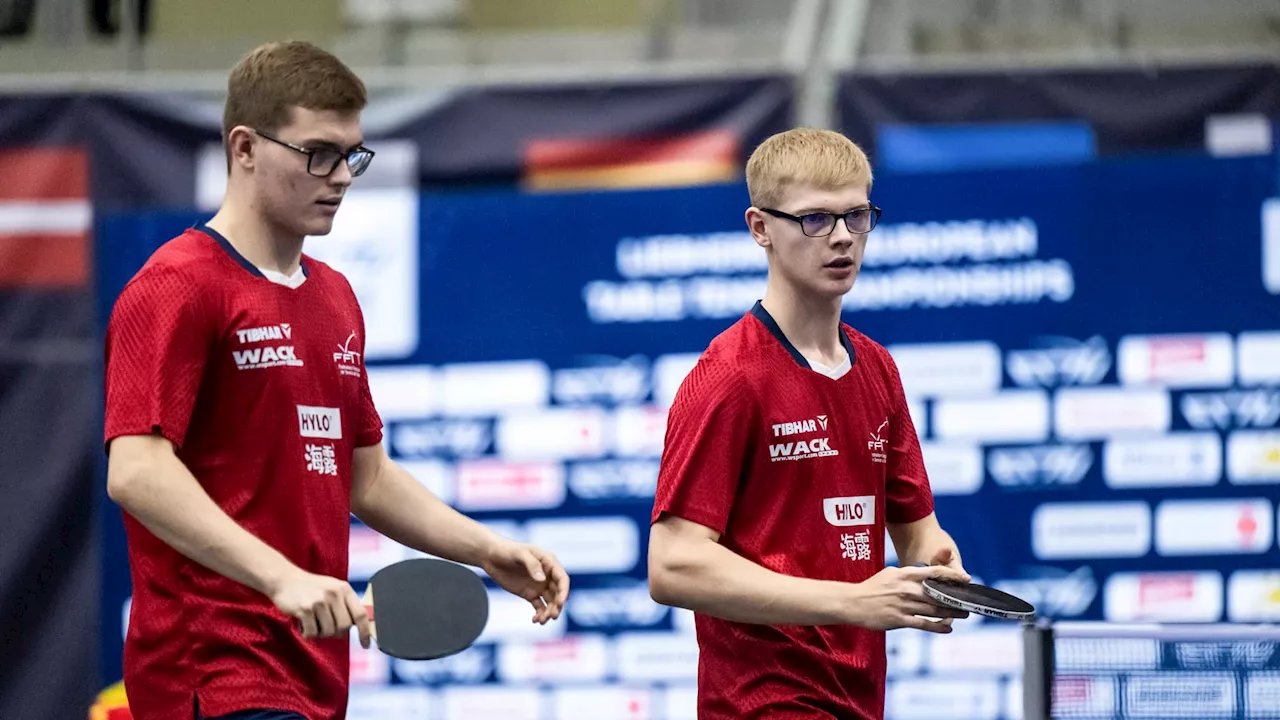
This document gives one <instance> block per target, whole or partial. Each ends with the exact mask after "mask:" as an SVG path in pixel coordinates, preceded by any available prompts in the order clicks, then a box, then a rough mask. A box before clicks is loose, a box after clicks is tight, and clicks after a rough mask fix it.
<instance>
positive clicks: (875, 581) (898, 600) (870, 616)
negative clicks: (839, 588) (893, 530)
mask: <svg viewBox="0 0 1280 720" xmlns="http://www.w3.org/2000/svg"><path fill="white" fill-rule="evenodd" d="M939 554H941V553H939ZM926 578H942V579H946V580H957V581H959V582H969V579H970V578H969V575H968V574H967V573H964V572H962V571H957V570H954V569H952V568H950V567H947V566H946V565H933V566H930V567H905V568H896V567H887V568H885V569H883V570H881V571H880V572H878V573H876V574H875V575H873V576H871V577H870V578H868V579H867V580H864V581H863V582H860V583H858V584H857V585H855V586H853V587H854V589H855V591H856V592H857V594H858V598H857V602H855V603H851V604H850V612H851V615H854V617H853V618H852V619H851V622H853V624H856V625H861V626H863V627H866V628H870V629H872V630H896V629H898V628H915V629H917V630H925V631H928V632H934V633H943V634H945V633H949V632H951V619H952V618H966V617H969V613H967V612H965V611H963V610H957V609H955V608H948V607H941V606H939V605H936V604H934V602H933V601H932V600H930V599H929V596H928V595H925V594H924V585H923V584H922V583H923V582H924V581H925V579H926ZM919 616H924V617H919ZM927 618H942V619H941V620H929V619H927Z"/></svg>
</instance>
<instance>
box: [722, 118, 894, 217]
mask: <svg viewBox="0 0 1280 720" xmlns="http://www.w3.org/2000/svg"><path fill="white" fill-rule="evenodd" d="M859 183H862V184H865V185H866V187H867V189H868V190H870V189H871V162H870V161H869V160H868V159H867V154H866V153H865V152H863V150H862V148H860V147H858V144H857V143H855V142H854V141H852V140H850V139H849V138H847V137H845V136H844V135H841V134H840V133H838V132H833V131H831V130H822V129H819V128H806V127H802V128H793V129H791V130H787V131H786V132H781V133H778V134H777V135H773V136H771V137H769V138H768V139H766V140H765V141H764V142H762V143H760V146H759V147H757V148H756V149H755V152H753V153H751V158H750V159H749V160H747V192H748V193H749V194H750V195H751V204H752V205H754V206H755V207H775V206H776V205H777V204H778V203H780V202H781V201H782V197H783V195H784V194H785V193H786V190H787V188H788V187H790V186H792V185H801V184H803V185H812V186H814V187H817V188H820V189H823V190H836V189H839V188H843V187H847V186H849V185H854V184H859Z"/></svg>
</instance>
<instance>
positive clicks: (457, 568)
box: [369, 558, 489, 660]
mask: <svg viewBox="0 0 1280 720" xmlns="http://www.w3.org/2000/svg"><path fill="white" fill-rule="evenodd" d="M369 582H370V584H371V585H372V586H373V617H374V622H375V624H376V626H377V635H378V649H379V650H381V651H382V652H383V653H385V654H387V655H390V656H391V657H395V658H400V659H403V660H435V659H437V658H442V657H448V656H449V655H453V654H456V653H459V652H462V651H463V650H465V649H467V648H468V647H470V646H471V644H472V643H474V642H475V641H476V638H478V637H480V633H481V632H483V631H484V627H485V624H486V623H488V621H489V593H488V592H487V591H486V590H485V586H484V581H483V580H481V579H480V578H479V577H478V576H477V575H476V574H475V573H474V572H472V571H471V570H468V569H467V568H465V567H463V566H462V565H459V564H457V563H452V562H448V561H446V560H437V559H434V558H418V559H414V560H405V561H402V562H398V563H395V564H393V565H388V566H387V567H385V568H382V569H381V570H379V571H378V572H377V573H375V574H374V576H373V578H372V579H371V580H370V581H369Z"/></svg>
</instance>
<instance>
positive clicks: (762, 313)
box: [751, 300, 857, 370]
mask: <svg viewBox="0 0 1280 720" xmlns="http://www.w3.org/2000/svg"><path fill="white" fill-rule="evenodd" d="M751 314H752V315H754V316H755V317H756V319H757V320H759V321H760V322H761V323H763V324H764V326H765V327H766V328H768V329H769V332H770V333H771V334H772V335H773V336H774V337H775V338H777V340H778V342H780V343H782V347H783V348H784V349H785V350H786V351H787V354H788V355H790V356H791V359H792V360H795V361H796V363H797V364H798V365H799V366H800V367H802V368H805V369H806V370H812V369H813V366H812V365H810V364H809V360H808V359H807V358H805V356H804V355H801V354H800V351H799V350H797V349H796V346H795V345H792V344H791V341H790V340H788V339H787V336H786V335H784V334H783V333H782V328H780V327H778V321H777V320H774V319H773V316H772V315H770V314H769V311H768V310H765V309H764V303H763V302H761V301H759V300H757V301H756V304H755V305H754V306H752V308H751ZM839 332H840V344H841V345H843V346H844V350H845V352H847V353H849V364H850V365H853V364H854V363H856V362H857V356H856V355H854V352H853V343H852V342H850V341H849V335H848V334H847V333H845V331H844V329H843V328H841V329H840V330H839Z"/></svg>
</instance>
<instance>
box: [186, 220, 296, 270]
mask: <svg viewBox="0 0 1280 720" xmlns="http://www.w3.org/2000/svg"><path fill="white" fill-rule="evenodd" d="M191 227H192V228H193V229H195V230H199V231H200V232H202V233H204V234H205V235H208V236H209V237H211V238H213V239H214V240H216V241H217V243H218V244H219V245H221V246H222V249H223V250H224V251H226V253H227V254H228V255H230V256H231V259H232V260H235V261H236V262H237V263H239V264H240V267H242V268H244V269H245V270H248V271H249V274H250V275H254V276H256V277H260V278H263V279H266V277H267V276H266V275H263V274H262V271H261V270H259V269H258V267H257V266H256V265H254V264H253V263H251V262H249V260H248V259H247V258H245V256H243V255H241V254H240V251H239V250H236V249H235V247H234V246H233V245H232V244H231V241H229V240H227V239H226V238H225V237H223V236H222V233H220V232H218V231H217V230H214V229H213V228H211V227H209V226H208V225H205V224H204V223H196V224H195V225H192V226H191ZM298 265H299V267H301V268H302V274H303V275H304V276H306V277H311V274H310V273H309V272H307V263H306V261H305V259H304V260H302V261H301V262H299V264H298Z"/></svg>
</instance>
